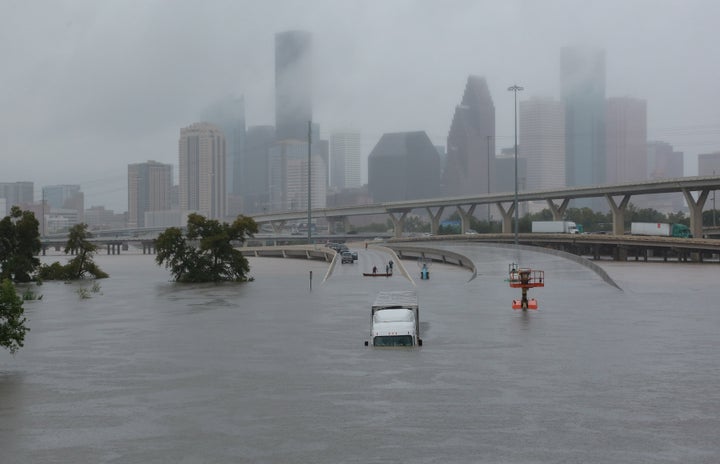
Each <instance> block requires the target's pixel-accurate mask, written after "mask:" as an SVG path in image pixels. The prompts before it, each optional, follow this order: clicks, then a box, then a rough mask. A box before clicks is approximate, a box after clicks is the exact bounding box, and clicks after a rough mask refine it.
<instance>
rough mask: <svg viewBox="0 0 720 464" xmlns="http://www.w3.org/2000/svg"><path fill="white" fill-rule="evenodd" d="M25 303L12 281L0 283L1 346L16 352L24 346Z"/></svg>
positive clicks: (6, 280)
mask: <svg viewBox="0 0 720 464" xmlns="http://www.w3.org/2000/svg"><path fill="white" fill-rule="evenodd" d="M23 313H24V309H23V302H22V299H21V298H20V297H19V296H18V294H17V292H16V291H15V286H14V285H13V283H12V282H11V281H10V279H3V281H2V283H0V346H2V347H3V348H6V349H8V350H10V352H11V353H13V354H15V352H16V351H17V350H18V349H19V348H20V347H22V346H23V343H24V341H25V333H26V332H27V331H29V330H30V329H28V328H27V327H25V321H26V319H25V317H24V316H23Z"/></svg>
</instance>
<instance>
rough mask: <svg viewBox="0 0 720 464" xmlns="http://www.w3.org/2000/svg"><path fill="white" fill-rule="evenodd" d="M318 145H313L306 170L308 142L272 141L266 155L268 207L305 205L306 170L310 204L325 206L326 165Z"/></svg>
mask: <svg viewBox="0 0 720 464" xmlns="http://www.w3.org/2000/svg"><path fill="white" fill-rule="evenodd" d="M318 148H319V147H315V146H314V145H313V147H312V151H311V155H310V163H311V166H310V168H309V169H308V145H307V143H306V142H301V141H298V140H286V141H280V142H276V143H274V144H273V146H272V147H271V148H270V157H269V165H268V172H269V185H268V190H269V210H270V211H298V210H302V211H304V210H307V208H308V170H309V171H310V184H311V185H310V202H311V204H310V207H311V208H312V209H316V208H325V206H326V201H327V166H326V164H325V160H324V159H323V157H322V156H321V154H320V153H318V152H317V149H318Z"/></svg>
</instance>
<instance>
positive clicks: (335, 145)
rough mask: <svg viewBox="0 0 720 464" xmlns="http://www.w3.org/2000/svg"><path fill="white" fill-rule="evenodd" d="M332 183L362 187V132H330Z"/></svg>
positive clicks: (349, 186)
mask: <svg viewBox="0 0 720 464" xmlns="http://www.w3.org/2000/svg"><path fill="white" fill-rule="evenodd" d="M330 185H331V186H332V187H337V188H341V189H343V188H357V187H360V185H361V181H360V133H359V132H353V131H335V132H333V133H332V134H330Z"/></svg>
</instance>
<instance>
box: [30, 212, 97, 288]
mask: <svg viewBox="0 0 720 464" xmlns="http://www.w3.org/2000/svg"><path fill="white" fill-rule="evenodd" d="M87 227H88V226H87V224H75V225H74V226H72V227H71V228H70V231H69V233H68V241H67V243H66V245H65V253H66V254H68V253H70V254H73V255H75V257H74V258H72V259H71V260H70V261H68V263H67V264H66V265H64V266H63V265H62V264H60V263H59V262H57V261H55V262H54V263H52V264H49V265H43V266H41V267H40V269H39V272H38V275H39V277H40V278H41V279H44V280H80V279H84V278H85V277H87V275H91V276H92V277H94V278H96V279H103V278H106V277H108V275H107V273H105V272H104V271H103V270H102V269H100V268H99V267H98V266H97V264H95V261H94V260H93V255H94V254H95V252H96V251H97V245H95V244H94V243H92V242H91V241H90V240H89V239H90V238H92V234H91V233H90V232H88V230H87Z"/></svg>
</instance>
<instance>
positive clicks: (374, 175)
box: [368, 132, 440, 202]
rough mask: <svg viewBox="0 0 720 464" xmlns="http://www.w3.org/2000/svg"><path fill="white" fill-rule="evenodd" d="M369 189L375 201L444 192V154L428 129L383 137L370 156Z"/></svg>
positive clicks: (434, 194)
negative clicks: (442, 168)
mask: <svg viewBox="0 0 720 464" xmlns="http://www.w3.org/2000/svg"><path fill="white" fill-rule="evenodd" d="M368 193H369V194H370V196H372V198H373V200H374V201H375V202H386V201H402V200H416V199H420V198H435V197H437V196H438V195H439V194H440V155H438V152H437V150H436V149H435V146H434V145H433V144H432V142H431V141H430V138H429V137H428V136H427V134H426V133H425V132H397V133H393V134H383V136H382V137H380V140H379V141H378V143H377V145H375V147H374V148H373V149H372V151H371V152H370V155H369V156H368Z"/></svg>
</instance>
